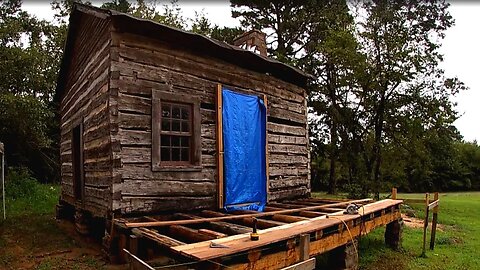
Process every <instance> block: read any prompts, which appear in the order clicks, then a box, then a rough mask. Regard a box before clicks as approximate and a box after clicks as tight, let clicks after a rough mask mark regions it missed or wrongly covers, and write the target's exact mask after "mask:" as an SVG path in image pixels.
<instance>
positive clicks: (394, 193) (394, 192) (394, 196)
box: [392, 188, 397, 200]
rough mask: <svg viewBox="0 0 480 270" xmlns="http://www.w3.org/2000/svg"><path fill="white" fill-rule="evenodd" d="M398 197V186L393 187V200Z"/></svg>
mask: <svg viewBox="0 0 480 270" xmlns="http://www.w3.org/2000/svg"><path fill="white" fill-rule="evenodd" d="M396 199H397V188H392V200H396Z"/></svg>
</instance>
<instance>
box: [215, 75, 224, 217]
mask: <svg viewBox="0 0 480 270" xmlns="http://www.w3.org/2000/svg"><path fill="white" fill-rule="evenodd" d="M216 108H217V129H216V134H217V158H218V160H217V182H218V190H217V192H218V208H219V209H222V208H223V202H224V198H223V195H224V183H223V162H224V158H223V154H224V153H223V118H222V117H223V112H222V111H223V100H222V85H221V84H218V85H217V103H216Z"/></svg>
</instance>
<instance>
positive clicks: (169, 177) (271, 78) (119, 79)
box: [55, 4, 310, 218]
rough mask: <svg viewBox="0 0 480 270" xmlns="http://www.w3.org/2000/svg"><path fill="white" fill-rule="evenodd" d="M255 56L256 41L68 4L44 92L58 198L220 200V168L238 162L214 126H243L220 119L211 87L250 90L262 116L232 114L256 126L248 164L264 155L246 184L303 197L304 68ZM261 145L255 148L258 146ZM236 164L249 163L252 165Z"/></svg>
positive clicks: (162, 204) (151, 205) (198, 204)
mask: <svg viewBox="0 0 480 270" xmlns="http://www.w3.org/2000/svg"><path fill="white" fill-rule="evenodd" d="M251 34H253V35H256V36H252V37H250V36H249V35H251ZM262 38H263V43H265V37H264V35H262V34H261V33H259V32H258V31H250V32H248V33H246V34H245V35H242V36H241V37H239V39H237V44H239V43H238V40H240V42H242V40H243V41H246V42H244V43H245V44H247V45H249V44H250V45H251V44H253V43H255V44H258V41H259V40H260V41H262ZM252 41H253V43H252ZM265 54H266V50H265V47H264V44H263V46H261V54H258V53H255V52H252V51H251V50H248V48H246V47H245V46H244V48H240V47H237V46H233V45H229V44H227V43H224V42H220V41H217V40H214V39H210V38H207V37H205V36H202V35H199V34H194V33H190V32H186V31H182V30H179V29H175V28H172V27H169V26H165V25H162V24H159V23H156V22H153V21H150V20H144V19H139V18H135V17H133V16H130V15H127V14H123V13H119V12H115V11H111V10H105V9H100V8H96V7H92V6H86V5H82V4H75V5H74V7H73V10H72V13H71V16H70V24H69V29H68V36H67V41H66V45H65V51H64V56H63V59H62V63H61V68H60V73H59V79H58V82H57V89H56V96H55V98H56V100H57V101H58V103H59V114H60V129H61V138H60V140H61V141H60V152H61V153H60V157H61V179H62V181H61V189H62V192H61V198H60V202H61V204H63V205H69V206H71V207H74V208H75V210H76V211H77V212H78V211H83V212H87V213H89V214H90V215H92V216H94V217H101V218H102V217H103V218H106V217H109V216H110V215H111V214H112V213H117V214H118V215H129V214H142V213H153V212H161V211H171V210H175V211H180V210H185V211H188V210H193V209H219V208H222V207H224V206H226V205H225V204H226V202H227V201H228V200H229V199H228V198H227V197H228V196H227V194H225V193H228V191H226V189H227V188H228V185H229V183H228V182H229V179H228V177H227V179H223V178H224V175H227V174H228V173H231V172H232V171H234V170H236V171H235V172H233V173H240V174H241V173H242V171H241V170H240V169H237V168H234V167H235V166H239V164H233V165H232V163H228V164H227V163H226V162H225V161H224V159H223V158H224V157H223V153H225V158H228V157H227V155H228V153H229V151H230V150H229V149H228V147H230V148H232V147H233V148H238V145H233V146H228V147H227V146H225V147H227V148H226V149H223V139H222V135H225V134H226V133H227V132H228V130H227V129H226V128H223V129H222V124H223V125H224V126H227V125H228V126H230V127H231V129H235V125H241V124H242V123H240V124H239V123H238V122H234V120H235V119H234V118H235V115H234V116H233V117H230V118H232V119H233V120H231V121H230V123H227V122H228V121H226V120H228V119H225V118H223V119H222V116H225V112H224V111H222V104H223V103H222V93H223V94H225V93H227V92H229V93H231V94H232V95H236V96H234V97H233V100H237V101H238V98H239V97H243V98H247V99H248V98H250V99H252V98H253V101H254V105H253V106H254V107H255V106H257V105H258V106H260V107H262V106H263V107H264V108H265V106H266V110H265V111H264V112H263V114H261V115H263V116H261V117H264V119H260V121H253V120H252V121H250V119H249V121H244V123H243V125H247V129H248V128H250V129H255V128H257V129H258V130H263V131H261V132H265V134H263V135H262V136H260V137H258V136H257V137H258V140H257V141H256V142H259V144H258V145H257V146H256V148H255V149H253V148H251V147H250V150H248V149H247V148H248V146H246V147H247V148H245V149H246V150H245V149H243V150H241V151H243V152H241V153H245V152H248V151H251V150H252V149H253V150H254V151H257V152H254V153H250V156H254V157H255V156H260V157H259V159H256V160H257V161H255V162H257V163H258V162H262V163H263V164H262V166H257V165H259V164H256V165H255V164H254V165H255V166H257V167H258V168H257V167H255V168H257V169H258V170H260V171H256V172H254V174H255V173H256V174H257V176H258V173H259V172H260V174H262V173H263V174H264V175H263V177H262V175H260V177H259V178H258V177H257V178H258V179H260V180H259V181H263V182H264V183H260V185H259V186H257V187H256V188H259V189H262V188H263V189H265V192H263V194H264V197H265V198H263V200H268V201H276V200H280V199H286V198H296V197H308V196H309V194H310V173H309V171H310V169H309V166H310V165H309V159H310V158H309V150H308V133H307V130H308V129H307V107H306V96H307V94H306V90H305V86H306V84H307V82H308V80H309V75H307V74H306V73H304V72H302V71H300V70H299V69H296V68H294V67H291V66H288V65H286V64H283V63H281V62H279V61H276V60H274V59H271V58H268V57H267V56H266V55H265ZM230 100H232V98H230ZM257 100H258V102H257ZM239 102H240V103H241V104H240V105H241V106H243V105H244V104H245V101H244V100H243V101H239ZM242 102H243V103H242ZM247 103H248V102H247ZM242 104H243V105H242ZM255 104H256V105H255ZM237 105H238V104H237ZM225 106H226V104H225ZM229 106H230V105H229ZM235 106H236V105H235V104H233V105H231V106H230V107H235ZM232 113H233V114H235V113H236V114H238V113H239V112H238V111H237V112H230V114H232ZM254 113H255V112H254ZM251 116H252V115H248V114H245V115H243V117H247V118H249V117H251ZM252 117H253V116H252ZM237 120H238V119H237ZM235 121H236V120H235ZM262 123H263V125H264V126H265V127H263V129H262V126H261V125H262ZM248 125H250V127H248ZM218 130H221V131H223V132H218ZM261 132H260V133H261ZM226 135H228V136H229V138H232V136H233V137H234V136H235V135H231V134H226ZM237 135H238V134H237ZM261 138H263V141H262V139H261ZM234 139H235V138H234ZM236 139H238V138H236ZM236 142H238V140H237V141H236ZM250 143H251V141H250ZM230 144H231V143H230ZM262 147H264V150H265V151H261V149H260V151H258V150H259V148H262ZM219 153H220V154H219ZM234 154H235V153H233V152H231V151H230V155H234ZM237 154H238V153H237ZM232 158H233V159H236V158H237V157H235V156H231V157H230V160H232ZM247 159H248V157H247ZM258 160H260V161H258ZM247 161H248V160H247ZM234 162H236V161H235V160H234ZM219 164H220V165H219ZM243 166H244V167H243V168H244V171H248V172H251V171H254V169H250V167H249V166H252V164H243ZM245 166H246V167H245ZM257 169H255V170H257ZM250 176H251V175H250ZM236 177H237V178H238V177H240V178H241V177H242V176H238V175H237V176H236ZM255 177H256V176H255ZM237 184H238V183H237ZM236 188H237V191H238V188H240V189H245V190H246V189H254V188H253V187H250V188H249V187H247V186H246V185H243V186H242V185H240V186H239V185H237V187H236ZM250 191H251V190H250ZM247 193H248V192H247ZM224 194H225V196H224ZM237 195H238V194H234V195H230V196H237ZM243 195H245V194H243ZM257 195H258V194H257ZM224 197H225V198H224ZM247 197H248V196H247ZM235 199H236V198H230V201H232V200H233V201H235ZM245 200H246V201H245ZM248 200H249V199H248V198H244V201H243V202H244V203H247V202H248ZM236 203H242V201H238V200H237V202H236Z"/></svg>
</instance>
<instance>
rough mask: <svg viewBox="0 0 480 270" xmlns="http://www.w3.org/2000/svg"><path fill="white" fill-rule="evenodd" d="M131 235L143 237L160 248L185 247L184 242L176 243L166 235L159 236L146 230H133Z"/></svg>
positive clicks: (153, 231) (155, 232)
mask: <svg viewBox="0 0 480 270" xmlns="http://www.w3.org/2000/svg"><path fill="white" fill-rule="evenodd" d="M132 233H133V234H134V235H136V236H138V237H145V238H148V239H150V240H152V241H154V242H156V243H157V244H158V245H160V246H162V247H175V246H181V245H185V243H184V242H181V241H178V240H176V239H173V238H171V237H168V236H166V235H163V234H160V233H158V232H157V231H155V230H150V229H147V228H133V229H132Z"/></svg>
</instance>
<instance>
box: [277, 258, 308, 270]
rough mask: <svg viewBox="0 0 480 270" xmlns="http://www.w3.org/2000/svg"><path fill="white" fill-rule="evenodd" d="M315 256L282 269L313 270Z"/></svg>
mask: <svg viewBox="0 0 480 270" xmlns="http://www.w3.org/2000/svg"><path fill="white" fill-rule="evenodd" d="M315 263H316V260H315V258H311V259H308V260H306V261H303V262H299V263H296V264H294V265H291V266H288V267H285V268H283V269H282V270H313V269H315Z"/></svg>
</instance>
